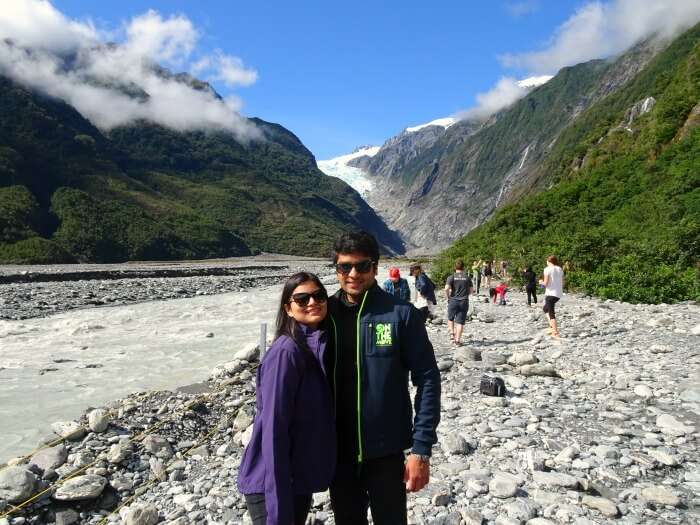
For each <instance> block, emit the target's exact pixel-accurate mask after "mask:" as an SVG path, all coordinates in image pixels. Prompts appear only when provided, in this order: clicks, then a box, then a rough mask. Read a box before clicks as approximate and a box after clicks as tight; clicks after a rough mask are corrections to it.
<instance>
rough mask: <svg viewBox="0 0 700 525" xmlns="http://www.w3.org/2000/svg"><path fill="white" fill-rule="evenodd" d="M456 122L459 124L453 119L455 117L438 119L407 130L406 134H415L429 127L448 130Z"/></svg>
mask: <svg viewBox="0 0 700 525" xmlns="http://www.w3.org/2000/svg"><path fill="white" fill-rule="evenodd" d="M455 122H457V119H456V118H453V117H445V118H438V119H435V120H431V121H430V122H426V123H425V124H421V125H419V126H413V127H411V128H406V132H408V133H414V132H416V131H418V130H421V129H423V128H427V127H428V126H442V127H443V128H445V129H447V128H449V127H450V126H451V125H452V124H454V123H455Z"/></svg>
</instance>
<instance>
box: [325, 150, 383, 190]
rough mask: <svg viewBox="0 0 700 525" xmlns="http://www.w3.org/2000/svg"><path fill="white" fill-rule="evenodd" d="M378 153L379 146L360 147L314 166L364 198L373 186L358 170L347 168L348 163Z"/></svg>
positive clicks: (351, 167)
mask: <svg viewBox="0 0 700 525" xmlns="http://www.w3.org/2000/svg"><path fill="white" fill-rule="evenodd" d="M378 151H379V146H361V147H359V148H357V149H356V150H355V151H353V152H352V153H348V154H347V155H341V156H340V157H335V158H333V159H328V160H319V161H317V162H316V164H317V165H318V169H320V170H321V171H322V172H323V173H325V174H326V175H330V176H331V177H338V178H339V179H341V180H343V181H345V182H346V183H347V184H349V185H350V186H351V187H352V188H353V189H354V190H355V191H357V193H359V194H360V195H362V197H366V196H367V194H368V193H369V191H370V190H371V189H372V187H373V186H374V184H373V183H372V181H371V180H370V179H369V178H368V177H367V175H366V174H365V173H364V172H363V171H362V170H361V169H360V168H355V167H353V166H348V162H350V161H351V160H353V159H356V158H358V157H363V156H367V157H374V156H375V155H376V154H377V152H378Z"/></svg>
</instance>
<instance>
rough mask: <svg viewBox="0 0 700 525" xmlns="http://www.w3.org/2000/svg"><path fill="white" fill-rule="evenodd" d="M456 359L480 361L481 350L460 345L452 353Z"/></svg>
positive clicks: (460, 360)
mask: <svg viewBox="0 0 700 525" xmlns="http://www.w3.org/2000/svg"><path fill="white" fill-rule="evenodd" d="M453 357H454V359H455V360H456V361H459V362H467V361H481V350H477V349H476V348H470V347H466V346H460V347H459V348H457V349H456V350H455V352H454V354H453Z"/></svg>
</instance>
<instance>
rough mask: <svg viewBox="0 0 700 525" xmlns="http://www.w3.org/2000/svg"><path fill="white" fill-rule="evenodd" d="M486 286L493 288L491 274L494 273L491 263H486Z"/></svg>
mask: <svg viewBox="0 0 700 525" xmlns="http://www.w3.org/2000/svg"><path fill="white" fill-rule="evenodd" d="M482 273H483V274H484V288H491V276H492V275H493V270H492V269H491V263H484V271H483V272H482Z"/></svg>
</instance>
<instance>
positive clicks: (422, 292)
mask: <svg viewBox="0 0 700 525" xmlns="http://www.w3.org/2000/svg"><path fill="white" fill-rule="evenodd" d="M409 275H411V276H412V277H414V278H415V279H416V284H415V287H416V297H415V300H414V301H413V304H414V305H415V306H416V308H418V311H419V312H420V313H421V314H423V322H425V321H427V320H428V319H432V318H433V306H434V305H436V304H437V300H436V299H435V284H434V283H433V281H432V280H431V279H430V277H428V276H427V275H426V274H424V273H423V268H422V267H421V265H420V264H413V265H411V268H410V269H409Z"/></svg>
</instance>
